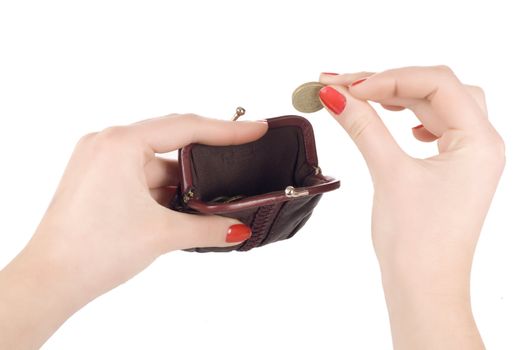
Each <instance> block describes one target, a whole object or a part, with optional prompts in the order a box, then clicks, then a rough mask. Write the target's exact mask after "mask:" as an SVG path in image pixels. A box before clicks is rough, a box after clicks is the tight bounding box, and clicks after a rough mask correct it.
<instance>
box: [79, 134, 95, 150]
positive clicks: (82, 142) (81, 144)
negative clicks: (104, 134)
mask: <svg viewBox="0 0 525 350" xmlns="http://www.w3.org/2000/svg"><path fill="white" fill-rule="evenodd" d="M96 135H97V133H96V132H90V133H89V134H85V135H84V136H82V137H81V138H80V139H79V140H78V142H77V147H84V146H86V145H88V144H89V143H91V142H92V140H93V139H94V138H95V137H96Z"/></svg>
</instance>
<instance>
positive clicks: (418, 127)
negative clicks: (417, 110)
mask: <svg viewBox="0 0 525 350" xmlns="http://www.w3.org/2000/svg"><path fill="white" fill-rule="evenodd" d="M422 127H423V124H420V125H418V126H414V127H413V128H412V130H416V129H421V128H422Z"/></svg>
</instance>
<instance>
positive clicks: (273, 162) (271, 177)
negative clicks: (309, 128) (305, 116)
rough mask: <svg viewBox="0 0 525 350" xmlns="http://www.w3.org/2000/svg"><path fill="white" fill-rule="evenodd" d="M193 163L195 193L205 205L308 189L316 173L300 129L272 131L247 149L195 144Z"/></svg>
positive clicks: (246, 147) (276, 129)
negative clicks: (212, 202)
mask: <svg viewBox="0 0 525 350" xmlns="http://www.w3.org/2000/svg"><path fill="white" fill-rule="evenodd" d="M190 159H191V173H192V177H193V189H194V191H195V195H196V197H197V198H199V199H200V200H202V201H204V202H210V201H216V200H217V199H218V198H232V197H236V198H244V197H250V196H255V195H261V194H265V193H268V192H274V191H283V190H284V189H285V188H286V187H287V186H294V187H302V186H306V185H308V177H309V175H313V174H314V172H315V168H314V165H313V164H309V163H308V161H307V158H306V152H305V142H304V135H303V132H302V129H301V128H300V127H297V126H282V127H277V128H270V129H268V132H267V133H266V134H265V135H264V136H263V137H261V138H260V139H259V140H256V141H254V142H250V143H247V144H243V145H235V146H207V145H201V144H194V145H193V146H192V149H191V155H190ZM316 165H317V164H315V166H316Z"/></svg>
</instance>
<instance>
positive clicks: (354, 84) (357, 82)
mask: <svg viewBox="0 0 525 350" xmlns="http://www.w3.org/2000/svg"><path fill="white" fill-rule="evenodd" d="M366 79H368V78H363V79H359V80H356V81H354V82H353V83H352V85H350V86H356V85H357V84H361V83H362V82H363V81H365V80H366Z"/></svg>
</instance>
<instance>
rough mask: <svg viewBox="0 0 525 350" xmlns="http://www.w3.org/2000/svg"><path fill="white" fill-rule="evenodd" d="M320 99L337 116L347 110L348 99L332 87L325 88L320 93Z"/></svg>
mask: <svg viewBox="0 0 525 350" xmlns="http://www.w3.org/2000/svg"><path fill="white" fill-rule="evenodd" d="M319 98H320V99H321V101H323V103H324V105H325V106H326V107H327V108H328V109H330V110H331V111H332V112H333V113H335V114H336V115H339V114H341V113H342V112H343V111H344V110H345V107H346V98H345V97H344V96H343V95H341V94H340V93H339V91H337V90H336V89H334V88H332V87H330V86H325V87H324V88H322V89H321V90H320V91H319Z"/></svg>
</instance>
